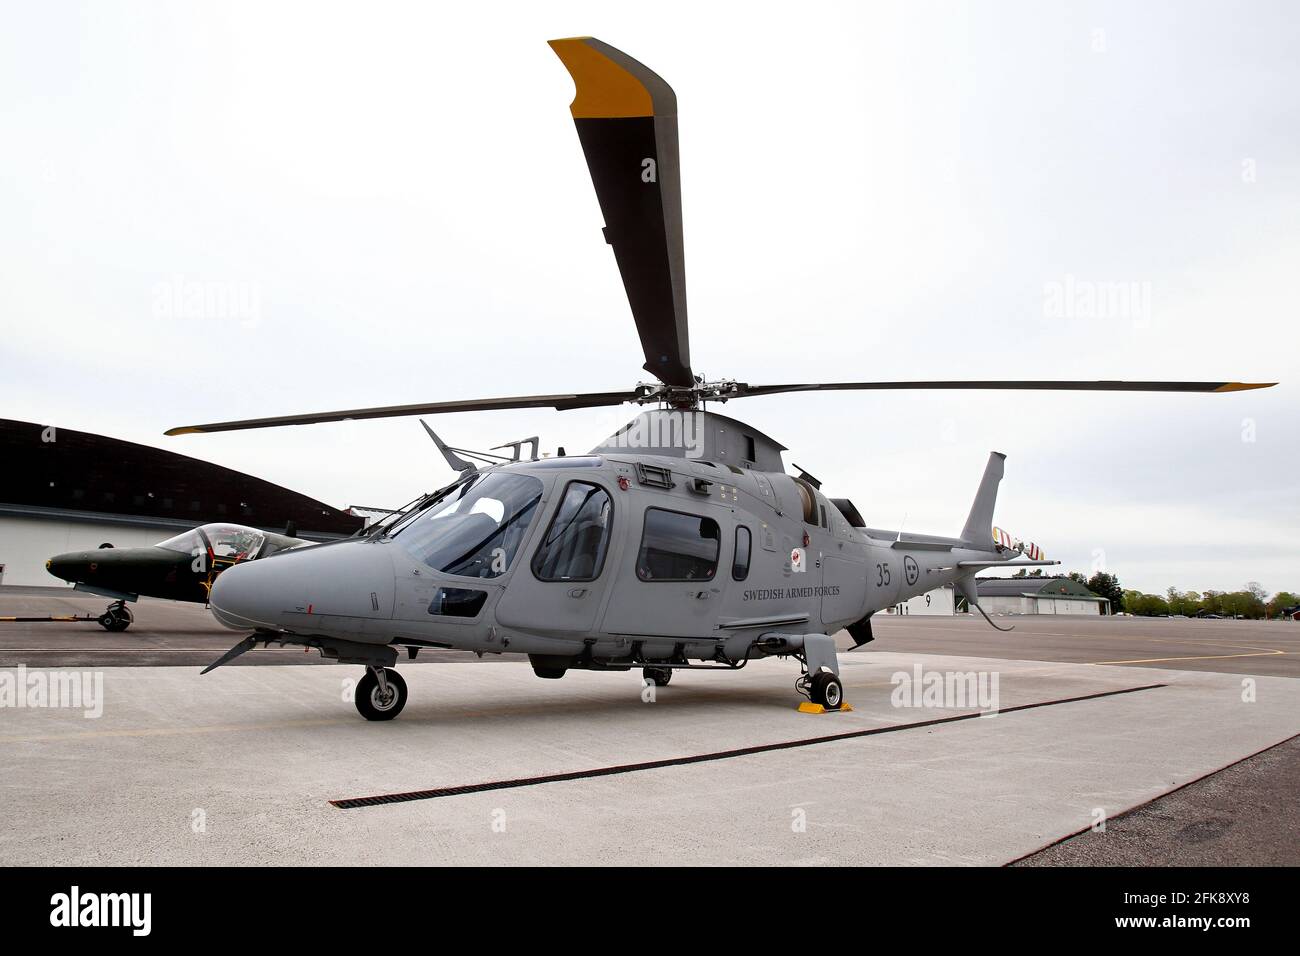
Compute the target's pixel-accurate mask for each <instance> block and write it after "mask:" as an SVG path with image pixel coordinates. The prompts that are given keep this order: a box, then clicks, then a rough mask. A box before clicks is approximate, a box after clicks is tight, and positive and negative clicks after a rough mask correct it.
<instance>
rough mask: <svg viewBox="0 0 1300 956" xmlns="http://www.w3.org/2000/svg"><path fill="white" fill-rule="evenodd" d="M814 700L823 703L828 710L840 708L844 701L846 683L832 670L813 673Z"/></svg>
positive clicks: (815, 702)
mask: <svg viewBox="0 0 1300 956" xmlns="http://www.w3.org/2000/svg"><path fill="white" fill-rule="evenodd" d="M811 690H812V702H813V703H814V704H821V705H822V706H823V707H825V708H826V709H827V710H839V709H840V705H841V704H843V703H844V685H843V684H841V683H840V679H839V678H838V677H836V676H835V675H834V674H832V673H831V672H830V671H822V672H821V673H819V674H815V675H813V679H812V688H811Z"/></svg>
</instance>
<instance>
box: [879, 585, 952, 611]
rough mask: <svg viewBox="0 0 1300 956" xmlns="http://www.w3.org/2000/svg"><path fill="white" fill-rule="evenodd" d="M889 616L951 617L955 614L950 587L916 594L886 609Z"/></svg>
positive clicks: (945, 586)
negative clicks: (936, 615)
mask: <svg viewBox="0 0 1300 956" xmlns="http://www.w3.org/2000/svg"><path fill="white" fill-rule="evenodd" d="M888 612H889V613H890V614H931V615H934V614H940V615H946V616H949V617H951V616H952V615H953V614H956V613H957V605H956V601H955V599H954V597H953V590H952V585H950V584H949V585H944V586H943V587H941V588H935V589H934V590H933V591H926V592H925V593H924V594H918V595H917V596H916V597H914V598H911V599H910V600H907V601H903V602H902V603H901V604H895V605H894V606H893V607H891V608H889V609H888Z"/></svg>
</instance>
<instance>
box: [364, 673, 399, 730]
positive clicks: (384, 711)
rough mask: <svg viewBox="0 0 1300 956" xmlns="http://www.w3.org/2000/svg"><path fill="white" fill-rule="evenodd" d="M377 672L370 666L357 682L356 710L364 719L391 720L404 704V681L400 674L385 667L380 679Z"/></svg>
mask: <svg viewBox="0 0 1300 956" xmlns="http://www.w3.org/2000/svg"><path fill="white" fill-rule="evenodd" d="M379 673H380V672H379V669H378V668H370V669H368V670H367V671H366V676H365V677H363V678H361V680H360V681H358V682H357V692H356V698H355V699H356V703H357V710H358V711H360V712H361V716H362V717H364V718H366V720H392V719H393V718H394V717H396V716H397V715H398V714H400V713H401V712H402V708H403V707H405V706H406V681H405V680H403V679H402V675H401V674H399V673H397V671H395V670H393V669H392V668H391V667H386V668H384V669H383V671H382V673H383V680H382V681H381V680H380V678H379V676H378V675H379Z"/></svg>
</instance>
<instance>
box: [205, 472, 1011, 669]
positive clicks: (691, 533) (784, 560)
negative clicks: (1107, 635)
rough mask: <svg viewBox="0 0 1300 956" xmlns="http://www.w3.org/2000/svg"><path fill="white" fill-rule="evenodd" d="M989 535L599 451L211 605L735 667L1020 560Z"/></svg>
mask: <svg viewBox="0 0 1300 956" xmlns="http://www.w3.org/2000/svg"><path fill="white" fill-rule="evenodd" d="M475 495H479V496H480V497H478V498H475V497H474V496H475ZM462 505H465V507H462ZM440 523H441V524H440ZM985 539H986V540H987V542H988V544H987V547H985V548H980V547H978V546H973V543H972V542H970V541H963V540H960V539H956V538H938V537H920V536H911V537H907V536H902V535H898V534H896V533H894V532H885V531H874V530H870V529H866V528H859V527H854V526H853V525H852V524H851V523H850V520H849V519H848V518H846V517H845V514H844V513H842V512H841V510H840V508H839V507H837V506H836V505H835V504H834V503H833V502H831V501H830V500H829V499H827V498H826V497H825V496H824V495H823V494H822V493H821V491H820V490H819V489H817V488H816V487H814V485H813V484H812V482H810V481H807V480H805V479H804V478H796V477H793V476H790V475H787V474H784V473H782V472H771V471H758V470H753V469H749V468H744V467H740V466H738V465H735V464H729V463H728V464H721V463H717V462H711V461H704V460H691V459H688V458H683V457H669V456H660V455H642V454H632V453H626V452H624V453H619V452H610V451H601V452H600V453H598V454H592V455H588V456H576V457H559V458H546V459H541V460H534V461H521V462H512V463H508V464H502V465H498V466H494V467H491V468H487V469H483V470H481V471H476V472H474V473H473V474H472V475H470V476H469V477H467V478H462V480H461V481H460V482H458V483H457V484H456V485H455V486H453V487H452V488H451V489H448V490H445V491H444V493H443V495H442V496H441V497H440V498H439V499H438V500H436V501H434V502H433V503H432V504H428V505H426V506H425V507H423V508H422V509H420V510H419V511H418V512H416V513H414V514H409V515H407V516H406V517H404V518H403V519H401V520H400V521H398V522H396V523H394V524H393V526H392V527H391V528H390V529H389V531H388V532H387V533H384V534H380V535H375V536H371V537H366V538H358V539H351V540H347V541H341V542H333V543H330V544H326V545H320V546H317V547H309V548H303V549H298V550H295V551H291V552H286V553H284V554H281V555H275V556H274V557H273V558H270V559H267V560H265V561H259V562H257V563H256V565H250V566H247V567H243V566H240V567H234V568H231V569H230V570H228V571H226V572H225V573H224V574H223V575H222V576H221V577H220V578H219V579H218V580H217V582H216V584H215V585H214V587H213V589H212V596H211V603H212V608H213V611H214V613H215V614H216V616H217V618H218V619H219V620H221V621H222V622H223V623H225V624H227V625H228V626H230V627H233V628H240V629H252V630H255V631H260V632H262V633H263V634H268V633H277V634H281V635H283V636H285V637H288V638H290V639H292V638H294V637H299V638H301V637H315V638H323V639H333V640H338V641H345V642H351V643H355V644H366V645H375V644H382V645H390V644H392V645H399V646H400V645H407V646H412V647H420V646H436V647H448V648H457V649H463V650H469V651H475V652H479V653H501V652H507V651H509V652H515V653H525V654H529V655H533V657H534V663H537V662H538V661H542V662H546V663H549V664H551V665H553V666H554V667H556V668H560V669H563V668H566V667H583V666H602V665H603V664H607V663H619V662H623V663H627V662H631V661H636V662H654V661H667V660H713V661H719V660H730V661H738V660H741V659H744V658H746V657H747V656H748V655H749V652H750V649H751V648H752V647H753V645H754V644H755V642H756V641H757V640H759V639H760V638H761V637H762V636H763V635H765V634H771V633H787V634H788V633H795V634H804V633H818V634H834V633H835V632H836V631H837V630H839V629H841V628H843V627H846V626H849V625H852V624H854V623H855V622H859V621H862V620H863V619H865V618H867V617H868V616H869V615H870V614H872V613H874V612H876V611H879V610H882V609H883V608H886V607H889V606H891V605H894V604H896V603H898V602H900V601H904V600H907V599H908V598H909V597H912V596H914V595H917V594H921V593H923V592H925V591H927V590H930V589H932V588H936V587H939V586H941V585H944V584H951V583H954V582H955V581H957V580H958V579H959V578H960V577H962V576H963V575H969V574H970V572H969V570H963V569H962V568H960V567H959V566H958V563H959V562H961V561H984V562H989V563H993V562H1000V561H1002V560H1005V559H1006V558H1009V557H1011V556H1012V555H1010V554H1003V553H1001V552H999V551H998V550H996V549H995V547H994V545H993V542H992V539H991V536H989V535H988V534H987V533H986V534H985Z"/></svg>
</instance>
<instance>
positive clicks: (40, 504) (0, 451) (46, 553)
mask: <svg viewBox="0 0 1300 956" xmlns="http://www.w3.org/2000/svg"><path fill="white" fill-rule="evenodd" d="M211 521H230V522H234V523H237V524H245V525H249V526H251V527H254V528H260V529H262V530H264V531H277V532H283V531H284V530H285V528H286V527H287V526H288V525H289V524H290V523H292V524H293V526H294V529H295V531H296V534H297V535H298V536H299V537H303V538H309V539H311V540H317V541H326V540H329V539H331V538H342V537H347V536H348V535H351V534H353V533H355V532H356V531H357V530H358V529H360V528H361V527H362V525H363V524H364V520H363V519H362V518H360V517H356V516H353V515H351V514H349V513H348V512H347V511H346V510H344V509H339V508H334V507H332V506H330V505H327V504H324V503H322V502H320V501H316V500H315V499H313V498H308V497H307V496H306V495H300V494H298V493H297V492H295V491H290V490H289V489H287V488H281V487H280V486H279V485H273V484H271V483H270V482H269V481H263V480H262V479H260V478H254V477H252V476H251V475H245V474H243V473H241V472H238V471H233V470H232V469H230V468H222V467H221V466H220V465H214V464H212V463H210V462H206V461H200V460H199V459H197V458H189V457H186V456H185V455H177V454H175V453H173V452H169V451H163V450H161V449H158V448H151V447H149V446H148V445H137V444H135V443H134V442H128V441H119V440H118V439H116V438H105V437H104V436H102V435H92V434H89V433H87V432H78V431H72V430H70V429H66V428H53V427H50V426H45V425H36V424H33V423H31V422H19V421H12V420H10V419H0V584H21V585H57V584H58V583H59V582H58V580H57V579H55V578H53V577H51V576H50V575H49V574H48V573H47V572H46V570H45V562H46V560H48V559H49V558H50V557H51V556H52V555H55V554H60V553H62V552H65V551H80V550H89V549H92V548H97V547H99V546H100V545H101V544H103V543H105V542H108V543H111V544H112V545H113V546H114V547H118V548H133V547H141V546H144V545H150V544H157V543H158V542H159V541H163V540H165V539H167V538H170V537H172V536H173V535H175V534H176V533H177V532H179V531H184V530H186V529H189V528H193V527H196V526H197V525H201V524H207V523H208V522H211Z"/></svg>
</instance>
